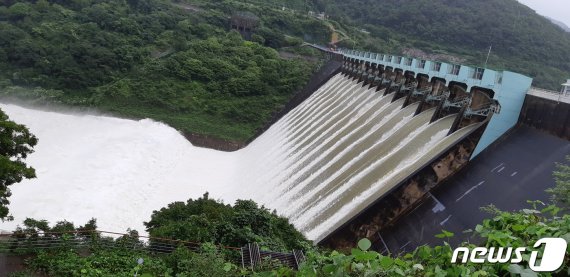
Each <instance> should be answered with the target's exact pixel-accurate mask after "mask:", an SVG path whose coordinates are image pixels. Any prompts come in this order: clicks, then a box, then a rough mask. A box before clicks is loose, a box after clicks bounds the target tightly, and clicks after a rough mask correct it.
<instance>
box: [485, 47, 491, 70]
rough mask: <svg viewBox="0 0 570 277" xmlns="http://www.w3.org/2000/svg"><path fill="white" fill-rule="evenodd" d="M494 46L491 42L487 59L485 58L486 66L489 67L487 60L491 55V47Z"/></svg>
mask: <svg viewBox="0 0 570 277" xmlns="http://www.w3.org/2000/svg"><path fill="white" fill-rule="evenodd" d="M492 47H493V45H492V44H491V45H490V46H489V52H488V53H487V59H485V66H484V68H487V62H488V61H489V56H490V55H491V48H492Z"/></svg>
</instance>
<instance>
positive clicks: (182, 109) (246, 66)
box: [0, 0, 329, 141]
mask: <svg viewBox="0 0 570 277" xmlns="http://www.w3.org/2000/svg"><path fill="white" fill-rule="evenodd" d="M188 7H191V8H188ZM236 11H251V12H254V13H256V14H257V15H259V17H260V19H261V20H260V25H259V28H258V31H257V34H256V35H255V36H254V37H253V42H249V41H245V40H243V39H242V38H241V37H240V35H239V34H238V33H237V32H235V31H230V30H229V29H230V28H229V27H230V16H231V15H232V13H234V12H236ZM327 32H328V28H327V27H326V25H324V24H322V23H321V22H319V21H318V20H316V19H314V18H310V17H307V16H304V17H303V16H301V17H299V16H297V15H295V14H292V13H290V12H287V11H282V10H280V9H275V8H272V7H265V6H256V5H251V4H247V3H245V4H244V3H241V2H239V1H170V0H128V1H115V0H58V1H55V0H54V1H51V0H50V1H47V0H0V95H10V96H18V97H26V98H32V99H34V100H38V99H39V100H49V101H52V102H53V101H55V102H59V103H62V104H65V105H79V106H90V107H96V108H98V109H100V110H102V111H104V112H111V113H113V114H116V115H121V116H127V117H132V118H145V117H150V118H152V119H156V120H160V121H163V122H165V123H167V124H169V125H171V126H173V127H175V128H177V129H179V130H181V131H183V132H186V133H193V134H202V135H208V136H211V137H215V138H221V139H229V140H233V141H246V140H247V139H249V138H251V136H253V134H255V132H256V130H257V129H258V128H260V127H261V126H262V125H263V124H264V123H265V122H266V121H267V120H268V119H269V118H270V116H271V114H272V113H273V112H275V111H276V110H279V109H280V107H281V106H282V105H284V103H285V102H287V100H288V99H289V98H290V97H291V95H292V94H293V93H294V92H295V91H296V90H297V89H299V88H300V87H301V86H303V85H304V84H305V83H306V81H307V79H308V77H309V76H310V74H311V72H312V70H313V69H314V68H315V64H310V63H308V62H306V61H304V60H300V59H297V60H286V59H282V58H280V57H279V55H278V51H276V50H279V49H280V48H283V47H291V46H298V45H300V44H301V43H302V42H303V40H312V41H313V42H319V41H321V42H322V41H323V40H326V38H328V36H329V35H328V33H327Z"/></svg>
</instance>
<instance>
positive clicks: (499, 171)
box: [497, 166, 505, 173]
mask: <svg viewBox="0 0 570 277" xmlns="http://www.w3.org/2000/svg"><path fill="white" fill-rule="evenodd" d="M503 169H505V167H504V166H503V167H501V169H499V170H498V171H497V173H501V171H503Z"/></svg>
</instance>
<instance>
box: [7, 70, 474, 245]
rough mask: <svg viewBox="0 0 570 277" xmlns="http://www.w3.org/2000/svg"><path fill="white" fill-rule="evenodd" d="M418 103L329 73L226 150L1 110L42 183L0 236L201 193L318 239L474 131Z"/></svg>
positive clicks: (137, 128)
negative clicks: (30, 148)
mask: <svg viewBox="0 0 570 277" xmlns="http://www.w3.org/2000/svg"><path fill="white" fill-rule="evenodd" d="M419 105H420V104H419V103H418V102H412V101H408V100H407V99H405V98H395V97H394V93H388V92H387V91H386V89H382V90H377V89H376V87H372V88H370V87H369V86H363V84H362V83H361V82H359V81H357V80H354V79H353V78H349V77H347V76H345V75H343V74H337V75H335V76H333V77H332V78H331V79H330V80H329V81H328V82H327V83H325V84H324V85H323V86H322V87H320V88H319V89H318V90H317V91H315V92H314V93H313V94H312V95H311V96H310V97H309V98H308V99H307V100H305V101H304V102H303V103H301V104H300V105H299V106H297V107H296V108H295V109H293V110H292V111H290V112H289V113H288V114H286V115H285V116H284V117H283V118H281V119H280V120H279V121H277V122H276V123H275V124H274V125H273V126H271V127H270V128H269V129H268V130H267V131H266V132H265V133H263V134H262V135H261V136H260V137H258V138H257V139H256V140H254V141H253V142H252V143H250V144H249V145H248V146H247V147H246V148H244V149H241V150H239V151H236V152H232V153H225V152H219V151H215V150H208V149H202V148H197V147H193V146H192V145H191V144H190V143H189V142H187V141H185V140H184V138H183V137H182V136H181V135H180V134H178V133H177V132H176V131H175V130H173V129H172V128H169V127H167V126H165V125H163V124H161V123H157V122H153V121H150V120H142V121H131V120H124V119H117V118H111V117H101V116H93V115H74V114H65V113H55V112H46V111H40V110H34V109H28V108H22V107H18V106H14V105H9V104H1V105H0V107H1V108H2V109H3V110H4V111H5V112H6V113H7V114H8V115H9V116H10V117H11V118H12V119H13V120H15V121H17V122H19V123H23V124H26V125H28V127H29V128H30V130H31V131H32V133H34V134H36V135H37V136H38V138H39V140H40V142H39V144H38V146H37V148H36V153H34V154H32V155H31V156H30V158H29V163H30V165H32V166H34V167H35V168H36V169H37V171H38V178H37V179H34V180H25V181H24V182H22V183H21V184H17V185H14V186H13V187H12V190H13V196H12V198H11V201H12V205H11V210H12V214H13V215H14V216H15V218H16V222H12V223H2V225H1V226H2V227H0V229H5V230H9V229H13V227H15V224H16V223H18V222H20V221H21V220H23V219H24V218H25V217H34V218H42V219H48V220H50V221H52V222H53V221H55V220H61V219H67V220H71V221H76V222H78V223H82V222H85V221H86V220H88V219H89V218H91V217H96V218H98V219H99V225H100V226H101V228H102V229H109V230H110V231H123V230H125V229H126V228H128V227H131V228H136V229H139V230H142V221H145V220H148V219H149V217H150V214H151V212H152V210H155V209H159V208H161V207H163V206H166V205H167V204H168V203H170V202H172V201H185V200H187V199H188V198H190V197H198V196H200V195H201V194H203V193H204V192H205V191H209V192H210V195H211V197H213V198H218V199H222V200H224V201H226V202H232V201H234V200H236V199H238V198H242V199H244V198H245V199H253V200H256V201H258V202H260V203H262V204H264V205H265V206H266V207H268V208H271V209H276V210H277V211H278V213H279V214H282V215H284V216H286V217H288V218H289V219H290V220H291V222H292V223H293V224H294V225H295V226H296V227H297V228H299V229H300V230H301V231H302V232H303V233H304V234H306V235H307V237H308V238H309V239H312V240H314V241H316V242H318V241H320V240H322V239H323V238H325V237H326V236H328V235H330V234H331V232H332V231H334V230H335V228H337V227H338V226H340V225H343V224H345V223H347V222H348V221H349V220H350V219H351V218H353V217H354V216H355V215H357V214H359V213H360V212H362V211H363V210H364V209H366V208H367V207H369V206H370V205H371V204H372V203H374V202H375V201H376V200H377V199H378V198H380V197H382V196H383V195H385V194H386V193H388V192H389V191H391V190H392V189H393V188H394V187H396V186H397V185H398V184H400V183H401V182H402V181H403V180H404V179H406V178H407V177H409V175H410V174H412V173H413V172H415V171H417V170H419V169H421V168H422V167H423V166H425V164H426V163H428V162H429V161H430V160H432V159H434V158H436V157H438V156H439V155H441V153H442V151H444V150H445V149H448V148H449V147H450V146H453V145H454V144H456V143H457V142H458V141H459V140H460V139H462V138H463V137H464V136H465V135H466V134H468V133H470V132H472V131H473V130H474V129H476V128H478V127H479V126H481V123H473V124H469V125H466V126H462V128H460V129H459V130H457V131H455V132H451V134H449V133H450V129H452V127H453V125H454V122H455V119H456V118H457V115H456V114H454V113H451V114H448V115H446V116H443V117H441V118H439V119H436V120H433V119H434V115H435V114H436V108H427V109H423V110H420V109H419ZM418 111H420V112H418ZM448 134H449V135H448Z"/></svg>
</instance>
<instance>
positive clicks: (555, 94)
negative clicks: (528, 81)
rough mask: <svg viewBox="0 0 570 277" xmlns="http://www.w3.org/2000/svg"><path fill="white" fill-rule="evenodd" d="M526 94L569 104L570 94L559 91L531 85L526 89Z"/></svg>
mask: <svg viewBox="0 0 570 277" xmlns="http://www.w3.org/2000/svg"><path fill="white" fill-rule="evenodd" d="M527 94H529V95H533V96H537V97H541V98H545V99H549V100H553V101H556V102H563V103H568V104H570V95H569V94H564V93H562V92H559V91H554V90H547V89H542V88H536V87H531V88H530V89H529V90H528V93H527Z"/></svg>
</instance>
